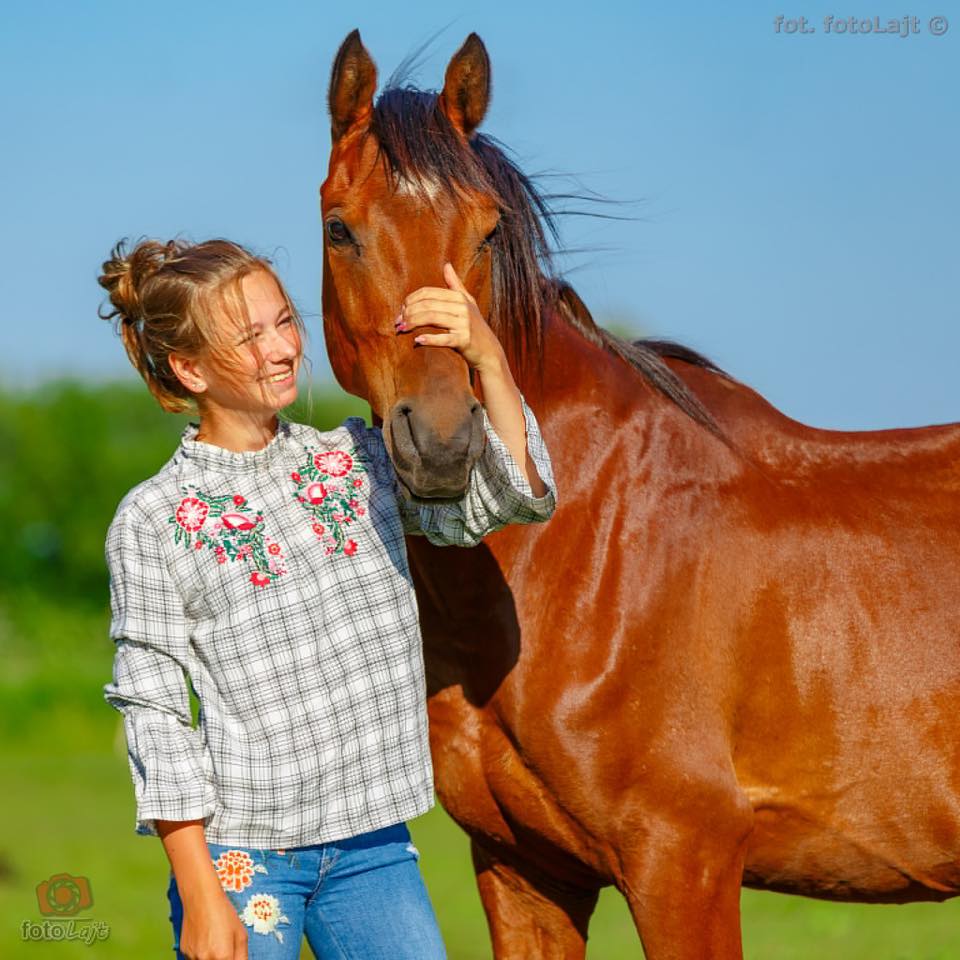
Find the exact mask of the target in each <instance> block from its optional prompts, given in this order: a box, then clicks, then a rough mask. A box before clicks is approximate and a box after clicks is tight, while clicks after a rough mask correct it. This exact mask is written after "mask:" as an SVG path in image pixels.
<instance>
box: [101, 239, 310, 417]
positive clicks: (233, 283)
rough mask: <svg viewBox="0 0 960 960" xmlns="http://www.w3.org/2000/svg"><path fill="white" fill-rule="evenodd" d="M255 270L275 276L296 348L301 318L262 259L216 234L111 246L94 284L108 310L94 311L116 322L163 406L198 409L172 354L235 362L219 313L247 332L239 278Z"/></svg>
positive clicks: (232, 365)
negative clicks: (104, 296)
mask: <svg viewBox="0 0 960 960" xmlns="http://www.w3.org/2000/svg"><path fill="white" fill-rule="evenodd" d="M256 270H265V271H266V272H267V273H268V274H269V275H270V276H271V277H273V279H274V280H275V281H276V284H277V287H278V289H279V290H280V293H281V295H282V296H283V299H284V300H285V301H286V304H287V307H288V308H289V310H290V315H291V318H292V319H293V323H294V325H295V326H296V329H297V332H298V333H299V335H300V343H301V349H302V347H303V345H304V344H305V343H306V330H305V328H304V325H303V320H302V318H301V317H300V313H299V312H298V310H297V309H296V307H295V306H294V304H293V301H292V300H291V299H290V297H289V295H288V294H287V291H286V290H285V289H284V286H283V284H282V283H281V282H280V278H279V277H278V276H277V275H276V273H275V272H274V270H273V265H272V263H271V262H270V261H269V260H268V259H267V258H266V257H263V256H257V255H255V254H253V253H251V252H250V251H249V250H247V249H245V248H244V247H242V246H240V244H238V243H233V242H232V241H230V240H222V239H216V240H206V241H204V242H202V243H188V242H186V241H183V240H170V241H168V242H167V243H161V242H160V241H159V240H141V241H140V242H139V243H137V244H136V245H135V246H134V247H133V249H131V250H129V252H128V249H127V241H126V240H121V241H120V242H119V243H118V244H117V245H116V246H115V247H114V248H113V250H112V251H111V253H110V259H109V260H106V261H105V262H104V264H103V273H102V274H101V275H100V276H99V277H98V278H97V282H98V283H99V284H100V286H102V287H103V288H104V289H105V290H106V291H107V292H108V294H109V297H110V304H111V307H112V309H104V308H101V309H100V311H99V315H100V317H101V318H102V319H104V320H115V329H116V331H117V333H118V334H119V336H120V337H121V339H122V341H123V346H124V349H125V350H126V352H127V356H128V357H129V358H130V362H131V363H132V364H133V366H134V367H135V368H136V370H137V372H138V373H139V374H140V376H141V377H143V379H144V381H145V383H146V384H147V387H148V388H149V389H150V392H151V393H152V394H153V395H154V397H156V399H157V402H158V403H159V404H160V406H161V407H162V408H163V409H164V410H166V411H168V412H169V413H187V412H194V411H196V410H198V409H199V407H198V402H197V398H196V396H195V395H194V394H193V393H192V392H191V391H190V390H188V389H187V388H186V387H185V386H184V385H183V384H182V383H181V382H180V380H179V378H178V377H177V375H176V374H175V373H174V372H173V369H172V368H171V366H170V361H169V358H170V354H171V353H177V354H182V355H183V356H187V357H191V358H199V357H204V358H205V359H207V360H208V362H210V363H211V364H212V365H215V366H216V367H218V368H219V369H220V370H222V371H226V372H229V371H232V370H234V369H236V368H237V366H238V363H237V360H236V354H235V349H236V348H235V347H234V346H233V345H232V343H231V342H230V340H229V339H228V338H227V337H226V336H225V334H224V330H223V324H222V323H220V322H218V319H217V318H218V316H219V315H220V314H221V313H222V312H224V311H225V312H226V313H227V314H228V315H230V316H233V317H236V318H238V319H239V320H240V323H241V325H242V326H243V327H244V329H245V330H246V331H247V333H249V332H250V317H249V315H248V313H247V308H246V301H245V300H244V297H243V291H242V288H241V281H242V280H243V278H244V277H245V276H247V275H248V274H250V273H253V272H254V271H256ZM254 349H256V347H255V346H254ZM260 360H261V363H262V358H260Z"/></svg>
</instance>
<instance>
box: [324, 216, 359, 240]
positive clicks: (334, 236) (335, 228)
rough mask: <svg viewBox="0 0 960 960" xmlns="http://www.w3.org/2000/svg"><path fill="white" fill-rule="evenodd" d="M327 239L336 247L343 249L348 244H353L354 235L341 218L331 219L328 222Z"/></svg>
mask: <svg viewBox="0 0 960 960" xmlns="http://www.w3.org/2000/svg"><path fill="white" fill-rule="evenodd" d="M326 226H327V237H328V238H329V240H330V242H331V243H332V244H333V245H334V246H335V247H341V246H343V245H344V244H347V243H353V235H352V234H351V233H350V231H349V230H348V229H347V225H346V224H345V223H344V222H343V221H342V220H341V219H340V218H339V217H331V218H330V219H329V220H328V221H327V224H326Z"/></svg>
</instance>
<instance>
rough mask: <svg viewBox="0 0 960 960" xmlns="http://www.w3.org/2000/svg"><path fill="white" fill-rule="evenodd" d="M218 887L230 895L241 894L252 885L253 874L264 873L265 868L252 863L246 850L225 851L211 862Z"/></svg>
mask: <svg viewBox="0 0 960 960" xmlns="http://www.w3.org/2000/svg"><path fill="white" fill-rule="evenodd" d="M213 866H214V867H215V868H216V871H217V877H219V879H220V886H221V887H223V889H224V890H227V891H228V892H231V893H241V892H243V891H244V890H246V888H247V887H249V886H250V884H251V883H253V875H254V873H266V872H267V868H266V867H265V866H263V864H260V863H254V862H253V858H252V857H251V856H250V854H249V853H247V851H246V850H225V851H224V852H223V853H221V854H220V856H219V857H217V859H216V860H214V861H213Z"/></svg>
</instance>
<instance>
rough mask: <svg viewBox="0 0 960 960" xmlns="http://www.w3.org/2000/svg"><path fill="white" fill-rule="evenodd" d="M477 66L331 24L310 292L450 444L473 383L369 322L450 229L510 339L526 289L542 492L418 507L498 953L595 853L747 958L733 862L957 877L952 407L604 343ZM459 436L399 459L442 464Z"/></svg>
mask: <svg viewBox="0 0 960 960" xmlns="http://www.w3.org/2000/svg"><path fill="white" fill-rule="evenodd" d="M488 69H489V65H488V64H487V63H486V55H485V52H484V51H483V49H482V44H480V41H479V39H478V38H475V37H472V38H471V39H470V40H469V41H468V43H467V44H465V46H464V48H463V49H462V50H461V51H460V52H459V53H458V54H457V56H455V57H454V59H453V60H452V61H451V64H450V66H449V67H448V70H447V77H446V81H445V86H444V91H443V93H442V94H441V95H440V96H439V97H438V98H437V99H436V105H434V102H433V101H432V100H429V99H426V98H425V96H424V95H423V94H421V93H420V92H414V93H408V92H394V93H393V94H391V98H388V102H387V103H386V105H385V106H384V107H383V109H381V108H380V106H378V107H377V109H376V110H375V109H374V107H373V105H372V96H373V89H374V88H375V85H376V73H375V69H374V67H373V64H372V61H371V60H370V59H369V55H368V54H366V51H365V50H364V49H363V47H362V45H361V44H360V41H359V36H357V35H356V34H354V35H351V37H349V38H348V39H347V41H345V43H344V45H343V47H342V48H341V51H340V53H339V54H338V57H337V62H336V64H335V66H334V72H333V77H332V80H331V92H330V106H331V114H332V117H333V132H334V150H333V153H332V155H331V172H330V176H329V177H328V180H327V182H326V183H325V184H324V188H323V205H324V215H325V222H326V223H327V224H328V227H329V229H330V232H329V233H328V243H327V247H326V250H325V260H324V323H325V331H326V333H327V342H328V348H329V353H330V357H331V362H332V364H333V367H334V371H335V373H336V375H337V377H338V380H339V381H340V382H341V384H342V385H343V386H344V387H345V389H347V390H350V391H351V392H354V393H359V394H361V395H363V396H365V397H367V399H368V400H369V401H370V403H371V408H372V410H373V412H374V415H375V418H376V419H377V420H378V421H379V422H381V423H382V424H383V425H384V435H385V439H386V440H387V443H388V448H389V447H391V445H392V443H393V433H394V431H393V429H392V427H393V426H394V425H395V424H401V426H403V427H404V430H407V431H409V430H410V429H411V428H410V427H409V426H406V421H405V418H406V420H408V421H409V423H410V424H414V423H416V424H420V425H423V424H428V425H432V426H428V427H426V428H424V427H422V426H421V427H418V429H424V430H425V431H426V432H425V434H424V436H425V437H426V439H427V440H429V443H427V442H423V443H417V444H416V448H417V449H419V450H428V449H429V450H430V451H431V453H430V456H431V457H432V456H434V455H436V456H438V457H440V458H441V460H442V459H443V448H444V439H443V438H444V436H449V437H454V436H461V435H465V428H464V424H466V423H468V422H469V418H471V417H473V418H474V421H473V426H474V428H475V427H476V416H477V409H476V403H475V397H474V392H475V390H476V389H477V388H478V387H479V388H480V389H482V384H480V385H476V384H473V383H472V382H470V381H469V380H468V372H467V371H466V369H465V366H464V364H463V363H462V362H461V361H458V359H457V357H456V355H455V354H454V352H453V351H446V350H436V349H434V350H426V351H423V350H421V351H415V350H413V349H411V348H410V346H409V344H408V343H407V344H404V343H402V342H400V341H399V340H398V338H396V337H395V336H387V335H385V330H387V329H389V326H388V325H389V323H390V320H391V319H392V316H393V315H394V314H395V312H396V310H397V305H398V303H399V301H400V300H401V299H402V297H403V295H405V293H407V292H409V288H410V286H411V283H412V282H413V281H414V279H416V280H417V282H420V278H425V279H423V281H422V282H429V278H430V277H433V276H436V275H437V273H438V264H437V261H438V260H439V262H440V263H442V259H443V258H447V259H450V260H451V262H456V263H458V264H459V265H460V273H461V275H462V276H465V277H467V278H468V279H467V283H468V286H470V288H471V289H472V290H475V291H476V293H475V296H476V298H477V303H478V305H479V306H480V307H481V309H483V310H484V311H485V312H487V313H489V315H490V317H491V320H492V321H493V322H494V324H498V325H499V332H500V334H501V338H502V340H504V341H506V340H508V339H510V334H511V332H514V331H513V330H512V328H511V327H510V326H509V325H508V324H513V325H514V327H515V326H516V325H518V324H522V323H523V322H524V315H525V314H527V313H530V312H533V313H536V314H538V321H537V327H536V332H537V333H539V334H540V336H539V337H533V338H532V339H530V340H522V342H521V343H520V345H519V348H518V349H517V350H516V351H513V350H511V351H510V357H511V367H512V370H513V374H514V378H515V380H516V381H517V383H518V385H519V386H520V388H521V390H522V391H523V393H524V395H525V397H526V399H527V401H528V403H529V404H530V406H531V408H532V409H533V410H534V411H535V413H536V415H537V418H538V420H539V422H540V424H541V428H542V431H543V434H544V437H545V438H546V442H547V446H548V449H549V450H550V453H551V458H552V460H553V463H554V470H555V479H556V485H557V491H558V507H557V510H556V512H555V514H554V516H553V517H552V518H551V520H550V521H549V522H548V523H546V524H542V525H535V526H531V527H527V526H524V527H507V528H505V529H503V530H501V531H498V532H497V533H495V534H493V535H491V536H490V537H488V538H487V539H486V540H485V541H484V543H482V544H481V545H480V546H477V547H474V548H472V549H470V550H456V549H452V548H446V549H444V548H438V547H434V546H433V545H431V544H429V543H428V542H426V541H425V540H424V539H423V538H418V537H410V538H408V541H407V544H408V552H409V557H410V563H411V569H412V572H413V576H414V580H415V584H416V587H417V596H418V601H419V609H420V620H421V627H422V631H423V636H424V653H425V660H426V665H427V675H428V695H429V701H428V703H429V711H430V722H431V744H432V750H433V758H434V765H435V770H436V783H437V792H438V794H439V796H440V799H441V801H442V802H443V804H444V806H445V807H446V809H447V810H448V811H449V812H450V814H451V815H452V816H453V817H454V819H455V820H457V822H458V823H459V824H460V825H461V826H462V827H463V828H464V829H465V830H466V831H467V833H468V834H469V835H470V837H471V843H472V849H473V856H474V863H475V867H476V871H477V877H478V883H479V888H480V893H481V898H482V901H483V904H484V908H485V911H486V913H487V917H488V920H489V923H490V929H491V934H492V938H493V944H494V950H495V954H496V956H497V957H499V958H512V957H517V958H529V957H543V958H550V957H564V958H576V957H582V956H583V954H584V950H585V941H586V936H587V927H588V923H589V918H590V914H591V912H592V910H593V907H594V905H595V903H596V899H597V895H598V891H599V889H600V888H601V887H602V886H604V885H609V884H615V885H616V886H617V887H618V888H619V889H620V891H621V892H622V893H623V894H624V896H625V898H626V899H627V901H628V903H629V905H630V909H631V911H632V913H633V916H634V919H635V922H636V925H637V928H638V931H639V933H640V936H641V938H642V940H643V944H644V948H645V950H646V953H647V956H648V957H649V958H650V960H668V958H676V960H695V958H696V960H701V958H704V957H717V958H724V960H736V958H740V957H741V956H742V951H741V945H740V925H739V899H740V888H741V885H742V884H744V883H746V884H748V885H750V886H755V887H761V888H768V889H773V890H780V891H786V892H793V893H799V894H804V895H807V896H817V897H825V898H832V899H848V900H866V901H877V902H890V901H893V902H902V901H906V900H915V899H944V898H947V897H950V896H953V895H956V894H957V893H960V730H958V727H957V724H956V722H955V718H956V717H957V715H958V709H960V613H958V602H957V601H958V593H960V496H958V494H960V424H951V425H944V426H937V427H928V428H923V429H914V430H886V431H873V432H841V431H828V430H818V429H815V428H812V427H808V426H806V425H804V424H801V423H799V422H797V421H795V420H792V419H790V418H789V417H786V416H785V415H783V414H782V413H780V412H779V411H777V410H776V409H775V408H774V407H773V406H772V405H771V404H769V403H767V402H766V401H765V400H764V399H763V398H762V397H761V396H759V395H758V394H757V393H756V392H754V391H752V390H750V389H749V388H748V387H746V386H744V385H743V384H741V383H739V382H737V381H735V380H734V379H733V378H731V377H729V376H728V375H725V374H723V373H722V371H719V370H717V369H716V368H714V367H713V366H712V365H711V364H709V362H708V361H706V360H704V358H699V357H697V356H696V355H693V357H691V351H688V350H685V348H680V347H677V346H676V345H672V347H669V346H664V345H662V344H661V345H660V346H658V347H657V348H656V351H653V348H652V347H649V346H647V347H644V348H643V349H638V350H636V351H633V352H631V350H630V348H629V346H628V345H624V344H622V343H620V344H619V345H616V343H615V342H614V340H613V339H612V338H610V337H609V336H604V335H602V333H601V331H599V330H598V328H596V327H595V326H594V325H593V323H592V320H591V319H590V318H589V314H588V312H587V311H586V308H585V307H583V305H582V304H581V303H580V302H579V300H577V298H576V296H575V294H573V293H572V291H570V290H569V288H567V290H566V292H565V293H563V294H561V295H559V296H557V297H553V298H551V297H550V296H548V295H547V293H548V291H549V290H550V289H552V288H551V287H550V286H549V284H547V283H545V281H544V278H543V277H541V276H540V275H539V273H535V272H533V270H532V268H531V266H530V264H531V263H533V262H534V261H535V258H534V256H533V254H532V252H531V251H532V250H533V247H532V246H528V247H523V243H524V242H528V241H529V234H530V232H531V231H532V230H535V227H534V226H532V224H533V219H532V215H531V214H530V209H532V207H531V205H530V204H529V203H528V205H527V208H524V206H523V205H524V203H525V202H526V201H525V200H524V192H525V191H528V190H529V187H528V185H526V184H525V183H524V182H523V181H522V178H520V177H519V175H518V174H517V173H516V171H515V170H513V169H512V168H511V169H507V168H506V167H505V166H504V165H503V161H502V159H501V158H499V157H494V158H492V159H491V155H490V150H491V148H490V146H489V144H488V143H485V142H482V141H477V140H476V139H471V137H472V131H473V128H474V127H475V126H476V125H477V124H478V123H479V122H480V119H481V118H482V116H483V111H484V109H485V103H486V97H487V96H488V94H489V77H488V74H487V72H486V71H488ZM408 111H409V112H410V113H408ZM408 128H409V129H408ZM471 151H472V153H471ZM433 152H436V153H437V154H438V156H439V159H437V158H436V157H435V156H434V155H433ZM478 157H479V158H480V161H477V158H478ZM384 158H385V159H384ZM418 158H419V159H418ZM476 162H482V163H483V164H486V168H487V169H488V170H491V171H493V172H492V173H490V177H491V178H492V181H493V182H494V183H495V185H496V189H494V188H491V190H490V192H489V193H488V194H486V195H484V194H483V191H482V190H481V189H480V187H479V186H478V184H479V185H482V183H483V182H485V181H484V180H483V177H484V176H486V174H482V173H480V172H478V170H477V168H475V166H471V164H475V163H476ZM456 164H460V165H461V166H462V168H463V170H462V171H461V172H460V173H458V174H456V175H453V174H450V170H451V169H453V168H454V167H455V166H456ZM424 176H429V177H431V178H433V179H431V180H430V181H429V182H428V186H429V189H426V190H424V191H423V196H422V197H421V200H417V189H416V182H417V178H418V177H424ZM448 176H449V177H450V178H452V182H453V183H454V187H453V188H450V186H449V184H447V185H445V182H444V179H443V178H444V177H448ZM411 178H412V179H411ZM394 181H396V182H394ZM397 183H400V184H403V185H404V189H403V190H398V189H397ZM411 185H412V186H411ZM421 185H422V182H421ZM494 193H497V194H499V200H495V199H491V198H492V197H493V195H494ZM454 196H456V198H455V199H453V197H454ZM498 203H499V205H500V206H499V216H500V218H501V219H500V221H497V216H498ZM418 204H419V206H418ZM525 209H526V215H525V214H524V210H525ZM371 211H374V212H375V213H376V216H373V215H372V214H371ZM411 211H412V212H411ZM518 211H519V214H518ZM414 214H415V216H414ZM331 225H332V226H331ZM497 231H499V233H498V232H497ZM524 237H526V238H527V240H524ZM498 238H499V239H498ZM498 270H499V272H498ZM518 277H519V278H520V279H519V280H518V279H517V278H518ZM534 290H538V291H540V293H541V294H543V298H542V299H536V300H535V299H533V294H532V291H534ZM518 305H519V306H518ZM495 329H497V326H495ZM528 332H529V331H528ZM531 343H532V344H533V347H531ZM611 344H613V347H611ZM674 348H675V349H674ZM654 353H656V355H654ZM684 357H685V359H684ZM701 361H702V362H701ZM411 411H415V413H416V417H415V418H414V417H413V416H411ZM397 435H398V436H404V435H409V434H404V431H403V430H398V431H397ZM410 449H411V448H409V447H408V448H407V450H406V451H405V452H406V455H407V456H409V455H410ZM434 451H437V453H436V454H435V453H434ZM469 455H470V454H469V453H467V454H464V453H463V452H462V451H461V452H455V453H454V454H452V455H451V456H450V458H449V459H450V463H441V464H440V466H442V467H444V468H445V469H444V471H440V470H439V468H438V466H437V464H436V463H432V462H430V461H428V459H427V458H426V455H425V456H424V463H423V464H420V465H418V466H419V469H420V472H421V473H422V474H424V475H426V474H429V473H430V472H431V470H434V471H435V472H436V473H438V474H439V473H441V472H442V473H443V474H444V476H446V477H447V480H446V489H447V490H448V491H449V492H450V494H451V495H453V493H454V492H455V491H454V486H455V480H454V479H452V478H454V476H455V474H456V470H454V469H452V467H451V464H452V466H453V467H458V468H460V467H462V466H463V462H464V458H465V456H466V457H467V458H469ZM395 463H396V465H397V470H398V475H400V476H401V480H402V482H403V483H404V484H405V486H406V487H407V489H408V490H409V491H410V492H411V495H417V476H416V474H415V473H413V472H411V471H409V470H408V468H407V466H406V465H405V460H404V461H402V462H398V460H397V459H396V458H395Z"/></svg>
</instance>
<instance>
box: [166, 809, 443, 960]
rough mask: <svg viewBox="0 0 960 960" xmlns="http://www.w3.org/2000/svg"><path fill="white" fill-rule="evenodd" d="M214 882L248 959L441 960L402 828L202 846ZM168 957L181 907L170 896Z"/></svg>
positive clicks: (172, 893)
mask: <svg viewBox="0 0 960 960" xmlns="http://www.w3.org/2000/svg"><path fill="white" fill-rule="evenodd" d="M207 847H208V848H209V850H210V856H211V857H212V858H213V861H214V864H215V866H216V868H217V874H218V875H219V877H220V884H221V886H222V887H223V888H224V890H225V891H226V893H227V896H228V897H229V898H230V900H231V902H232V903H233V905H234V906H235V907H236V908H237V913H238V914H239V915H240V917H241V919H242V920H243V922H244V923H245V924H246V925H247V928H248V929H247V956H248V958H249V960H298V958H299V957H300V948H301V944H302V941H303V936H304V934H306V937H307V942H308V943H309V944H310V949H311V950H312V951H313V953H314V955H315V956H316V957H318V958H320V960H377V958H381V957H382V958H383V960H442V958H445V957H446V951H445V950H444V946H443V940H442V939H441V937H440V930H439V928H438V927H437V920H436V917H435V916H434V913H433V907H432V906H431V904H430V898H429V896H428V895H427V888H426V887H425V886H424V883H423V878H422V877H421V876H420V867H419V864H418V860H419V856H420V855H419V853H418V852H417V849H416V847H414V846H413V844H412V843H411V842H410V833H409V831H408V830H407V826H406V824H404V823H398V824H396V825H395V826H392V827H384V828H382V829H380V830H373V831H371V832H370V833H364V834H361V835H360V836H357V837H351V838H349V839H347V840H335V841H333V842H331V843H319V844H313V845H312V846H308V847H289V848H287V849H286V850H264V849H260V848H258V847H236V846H222V845H220V844H216V843H209V842H208V843H207ZM167 897H168V898H169V900H170V921H171V923H172V924H173V949H174V951H175V952H176V956H177V960H183V954H182V953H181V952H180V930H181V927H182V926H183V904H182V903H181V901H180V895H179V892H178V890H177V883H176V879H175V878H174V876H173V871H171V875H170V885H169V888H168V890H167Z"/></svg>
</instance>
